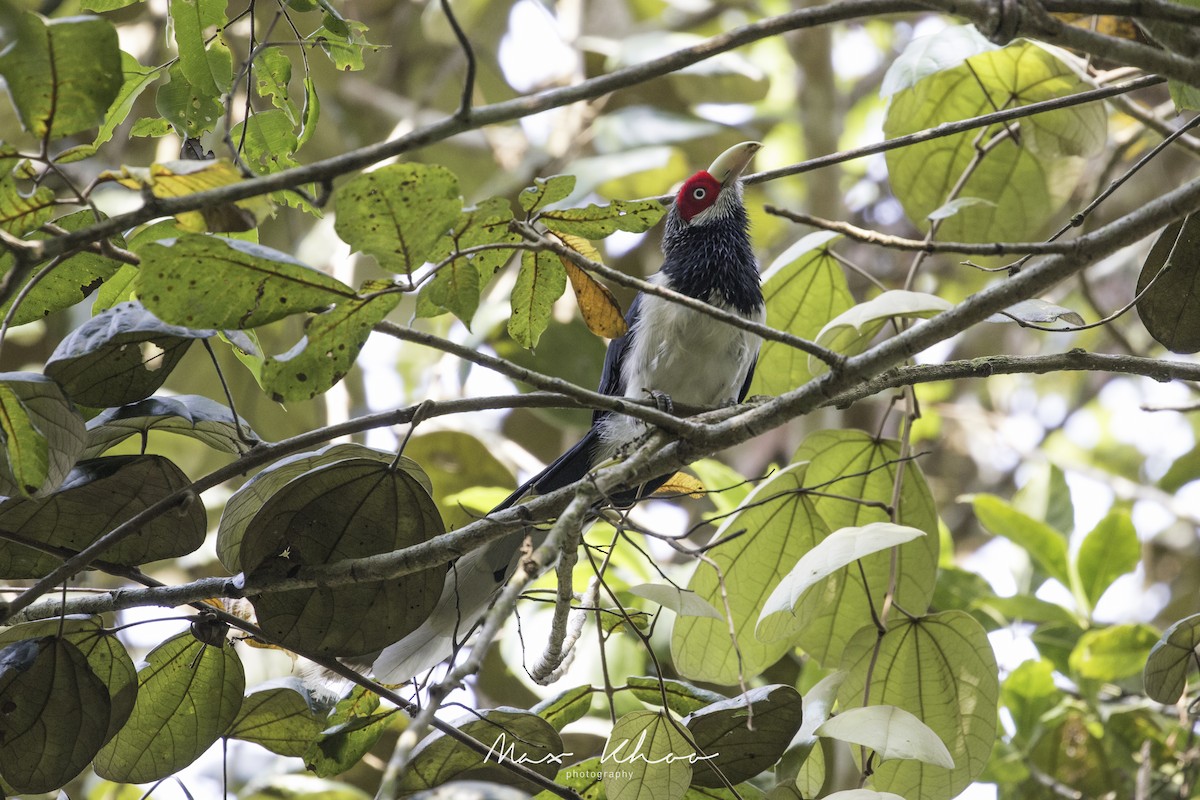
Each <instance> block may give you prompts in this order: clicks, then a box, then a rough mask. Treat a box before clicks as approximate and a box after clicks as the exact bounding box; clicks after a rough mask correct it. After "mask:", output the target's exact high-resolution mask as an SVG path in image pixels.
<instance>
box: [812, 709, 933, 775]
mask: <svg viewBox="0 0 1200 800" xmlns="http://www.w3.org/2000/svg"><path fill="white" fill-rule="evenodd" d="M817 734H818V735H819V736H830V737H832V738H834V739H840V740H841V741H843V742H849V743H850V744H857V745H862V746H863V747H869V748H870V749H871V750H874V751H875V754H876V755H878V756H879V760H880V761H881V762H882V761H887V760H888V759H893V758H900V759H905V758H907V759H915V760H917V761H923V762H925V763H926V764H932V765H934V766H935V767H942V768H944V769H954V759H953V758H951V757H950V751H949V750H947V749H946V745H945V744H944V743H943V742H942V740H941V739H939V738H938V735H937V734H936V733H934V732H933V731H932V730H931V729H930V728H929V726H928V725H926V724H925V723H924V722H921V720H919V719H917V717H915V716H913V715H912V714H910V713H909V712H907V711H905V710H904V709H902V708H897V707H896V706H867V707H865V708H848V709H846V710H845V711H843V712H842V713H841V714H838V715H837V716H836V717H833V718H831V719H829V720H827V721H826V722H825V724H824V725H822V726H821V727H820V728H818V729H817Z"/></svg>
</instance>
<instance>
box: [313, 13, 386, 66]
mask: <svg viewBox="0 0 1200 800" xmlns="http://www.w3.org/2000/svg"><path fill="white" fill-rule="evenodd" d="M366 33H367V26H366V25H364V24H363V23H361V22H359V21H358V20H352V19H351V20H344V21H343V22H342V23H341V24H337V25H332V24H331V23H330V20H329V19H328V18H327V19H326V21H325V24H324V25H322V26H321V27H320V28H318V29H317V30H316V31H314V32H313V33H312V35H311V36H310V37H309V38H310V39H312V40H314V41H316V43H317V44H319V45H320V46H321V49H322V50H324V51H325V55H327V56H329V60H330V61H332V62H333V64H334V66H335V67H337V69H338V71H339V72H356V71H358V70H360V69H362V68H363V67H365V66H366V62H365V61H364V60H363V53H364V52H365V51H367V50H371V52H375V51H377V50H378V49H379V48H378V47H376V46H375V45H373V44H371V43H370V42H368V41H367V36H366Z"/></svg>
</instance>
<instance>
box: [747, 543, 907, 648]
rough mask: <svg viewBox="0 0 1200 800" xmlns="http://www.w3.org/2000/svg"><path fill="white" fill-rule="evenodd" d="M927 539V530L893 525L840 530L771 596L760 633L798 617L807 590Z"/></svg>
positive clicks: (761, 618)
mask: <svg viewBox="0 0 1200 800" xmlns="http://www.w3.org/2000/svg"><path fill="white" fill-rule="evenodd" d="M925 535H926V534H925V531H923V530H919V529H917V528H911V527H909V526H907V525H896V524H894V523H891V522H870V523H867V524H866V525H862V526H853V527H849V528H839V529H838V530H836V531H834V532H832V533H831V534H829V535H828V536H826V537H825V538H824V539H822V540H821V541H820V542H818V543H817V545H816V546H815V547H813V549H811V550H809V551H808V552H807V553H805V554H804V555H803V556H801V557H800V560H799V561H797V562H796V565H795V566H793V567H792V569H791V571H790V572H788V574H787V576H786V577H784V579H783V580H781V581H780V582H779V585H778V586H776V587H775V591H773V592H771V596H770V597H768V598H767V602H766V603H765V604H764V605H763V609H762V614H761V615H760V616H759V622H758V630H759V631H760V632H761V631H762V630H763V629H764V627H765V626H764V625H763V623H764V622H766V621H767V619H768V618H769V617H770V616H772V615H774V614H777V613H780V612H788V613H794V609H795V608H796V606H797V605H798V604H799V602H800V599H801V597H803V596H804V593H805V592H806V591H807V590H809V589H811V588H812V587H813V586H816V585H817V583H819V582H820V581H822V580H823V579H824V578H827V577H829V576H830V575H832V574H833V573H834V572H836V571H838V570H840V569H842V568H843V567H845V566H847V565H848V564H852V563H854V562H855V561H857V560H858V559H860V558H864V557H866V556H869V555H872V554H873V553H878V552H880V551H883V550H890V549H891V548H893V547H898V546H900V545H902V544H904V543H905V542H911V541H912V540H913V539H915V538H917V537H918V536H925Z"/></svg>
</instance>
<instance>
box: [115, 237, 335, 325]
mask: <svg viewBox="0 0 1200 800" xmlns="http://www.w3.org/2000/svg"><path fill="white" fill-rule="evenodd" d="M139 255H140V256H141V257H142V264H141V271H140V272H139V274H138V283H137V289H138V295H139V297H140V298H141V300H142V302H143V303H145V304H146V308H147V309H149V310H150V311H151V312H153V313H154V314H156V315H157V316H159V317H160V318H161V319H163V320H166V321H169V322H173V323H175V324H179V325H188V326H191V327H200V326H203V327H207V328H254V327H257V326H259V325H265V324H266V323H268V322H273V321H275V320H277V319H282V318H283V317H286V316H289V315H291V314H296V313H299V312H302V311H311V310H315V309H318V308H322V307H324V306H327V305H330V304H331V303H335V302H339V301H341V300H345V299H347V298H351V297H354V291H353V290H352V289H351V288H350V287H349V286H346V285H345V284H344V283H342V282H341V281H339V280H337V279H336V278H332V277H330V276H329V275H326V274H325V273H324V272H321V271H320V270H316V269H313V268H312V267H310V266H308V265H307V264H304V263H302V262H300V261H297V260H296V259H295V258H292V257H291V256H289V255H287V254H286V253H281V252H279V251H278V250H272V249H271V248H269V247H265V246H263V245H261V244H255V243H253V242H244V241H240V240H237V239H227V238H225V237H223V236H206V235H198V234H192V235H184V236H180V237H179V238H178V239H163V240H160V241H156V242H151V243H149V244H147V245H146V246H145V247H143V248H142V249H141V252H140V253H139Z"/></svg>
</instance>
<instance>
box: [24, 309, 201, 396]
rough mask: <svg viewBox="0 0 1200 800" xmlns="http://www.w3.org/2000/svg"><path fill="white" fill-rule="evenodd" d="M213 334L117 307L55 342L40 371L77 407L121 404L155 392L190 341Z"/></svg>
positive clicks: (147, 312) (147, 313)
mask: <svg viewBox="0 0 1200 800" xmlns="http://www.w3.org/2000/svg"><path fill="white" fill-rule="evenodd" d="M215 333H216V331H212V330H193V329H191V328H182V327H179V326H177V325H168V324H167V323H165V322H163V321H162V320H160V319H158V318H157V317H155V316H154V315H153V314H151V313H150V312H149V311H147V310H146V309H145V308H144V307H143V306H142V304H141V303H138V302H135V301H131V302H127V303H120V304H118V305H115V306H113V307H112V308H110V309H108V310H107V311H102V312H100V313H99V314H97V315H96V316H94V317H92V318H91V319H90V320H88V321H87V322H85V323H83V324H82V325H80V326H79V327H78V328H76V329H75V330H73V331H72V332H71V333H70V334H69V335H68V336H67V337H66V338H65V339H63V340H62V341H61V342H59V344H58V347H56V348H55V349H54V353H53V354H52V355H51V356H50V358H49V360H48V361H47V362H46V368H45V372H46V375H47V376H48V377H50V378H53V379H54V380H56V381H58V383H59V384H60V385H61V386H62V387H63V389H64V390H65V391H66V393H67V396H69V397H70V398H71V399H72V400H74V401H75V402H76V403H80V404H82V405H85V406H96V407H99V408H107V407H109V406H123V405H126V404H128V403H133V402H136V401H138V400H141V399H142V398H145V397H149V396H150V395H152V394H154V392H155V391H157V390H158V388H159V387H160V386H162V385H163V383H164V382H165V381H166V380H167V376H168V375H170V374H171V370H173V369H174V368H175V366H176V365H177V364H178V363H179V360H180V359H181V358H183V355H184V353H186V352H187V349H188V347H190V346H191V344H192V342H193V341H194V340H196V339H207V338H208V337H210V336H212V335H214V334H215Z"/></svg>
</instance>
